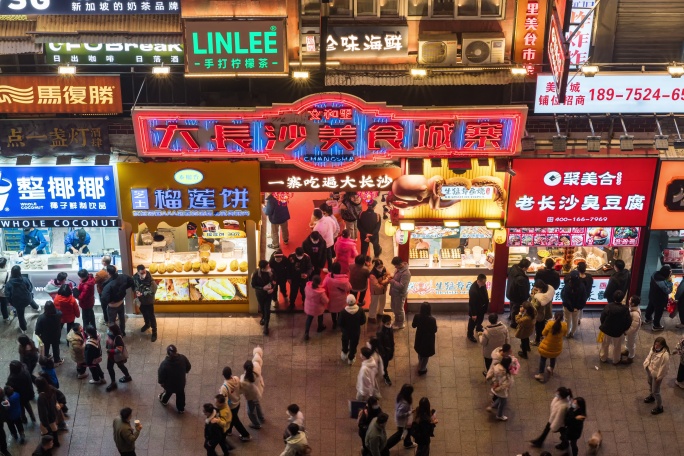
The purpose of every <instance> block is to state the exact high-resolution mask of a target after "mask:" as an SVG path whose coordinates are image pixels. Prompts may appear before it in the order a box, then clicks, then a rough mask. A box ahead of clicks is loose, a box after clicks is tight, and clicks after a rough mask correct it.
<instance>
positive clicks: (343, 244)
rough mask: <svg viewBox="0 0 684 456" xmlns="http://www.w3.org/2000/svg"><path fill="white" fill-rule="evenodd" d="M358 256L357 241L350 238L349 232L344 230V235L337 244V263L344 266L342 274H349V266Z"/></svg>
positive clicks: (338, 239)
mask: <svg viewBox="0 0 684 456" xmlns="http://www.w3.org/2000/svg"><path fill="white" fill-rule="evenodd" d="M358 254H359V252H358V251H357V250H356V239H353V238H351V237H350V233H349V230H346V229H345V230H342V234H341V235H340V237H338V238H337V241H336V242H335V261H336V262H338V263H340V265H341V266H342V274H349V266H350V265H351V263H353V262H354V258H356V256H357V255H358Z"/></svg>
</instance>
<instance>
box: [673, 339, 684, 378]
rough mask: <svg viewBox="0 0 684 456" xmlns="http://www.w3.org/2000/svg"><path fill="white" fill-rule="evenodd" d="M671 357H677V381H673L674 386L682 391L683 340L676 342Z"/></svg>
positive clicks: (683, 376) (683, 371)
mask: <svg viewBox="0 0 684 456" xmlns="http://www.w3.org/2000/svg"><path fill="white" fill-rule="evenodd" d="M672 354H673V355H679V368H678V369H677V380H675V385H677V386H678V387H680V388H681V389H684V339H681V340H680V341H679V342H677V345H676V346H675V349H674V351H673V352H672Z"/></svg>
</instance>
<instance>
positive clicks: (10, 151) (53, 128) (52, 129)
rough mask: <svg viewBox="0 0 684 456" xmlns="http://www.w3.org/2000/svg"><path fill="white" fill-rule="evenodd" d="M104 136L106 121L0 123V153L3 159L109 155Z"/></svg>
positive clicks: (66, 120)
mask: <svg viewBox="0 0 684 456" xmlns="http://www.w3.org/2000/svg"><path fill="white" fill-rule="evenodd" d="M107 132H108V130H107V121H106V120H97V119H93V120H81V119H58V120H31V119H15V120H1V121H0V150H2V155H3V156H4V157H8V156H10V157H11V156H14V155H21V154H31V155H33V156H48V155H55V154H59V155H92V154H109V135H108V133H107Z"/></svg>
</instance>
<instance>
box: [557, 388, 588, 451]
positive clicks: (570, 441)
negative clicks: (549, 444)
mask: <svg viewBox="0 0 684 456" xmlns="http://www.w3.org/2000/svg"><path fill="white" fill-rule="evenodd" d="M586 419H587V405H586V403H585V402H584V398H583V397H576V398H574V399H572V401H571V402H570V407H568V411H567V412H565V430H564V432H561V439H562V441H561V443H559V444H558V445H556V449H558V450H565V449H567V448H568V446H569V447H570V454H571V455H572V456H577V455H578V454H579V448H577V441H578V440H579V439H580V437H582V430H583V429H584V421H585V420H586Z"/></svg>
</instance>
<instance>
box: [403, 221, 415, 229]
mask: <svg viewBox="0 0 684 456" xmlns="http://www.w3.org/2000/svg"><path fill="white" fill-rule="evenodd" d="M399 229H400V230H402V231H413V230H415V229H416V222H414V221H413V220H402V221H400V222H399Z"/></svg>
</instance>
